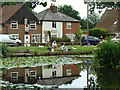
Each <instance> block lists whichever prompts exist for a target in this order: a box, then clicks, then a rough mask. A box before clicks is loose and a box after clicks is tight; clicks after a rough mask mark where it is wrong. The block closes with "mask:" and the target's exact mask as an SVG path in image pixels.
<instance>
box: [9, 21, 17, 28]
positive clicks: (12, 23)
mask: <svg viewBox="0 0 120 90" xmlns="http://www.w3.org/2000/svg"><path fill="white" fill-rule="evenodd" d="M11 29H18V21H11Z"/></svg>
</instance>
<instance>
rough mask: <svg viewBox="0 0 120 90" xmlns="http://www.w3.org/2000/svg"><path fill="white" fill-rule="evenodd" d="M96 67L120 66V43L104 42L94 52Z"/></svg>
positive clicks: (115, 67)
mask: <svg viewBox="0 0 120 90" xmlns="http://www.w3.org/2000/svg"><path fill="white" fill-rule="evenodd" d="M94 55H95V59H94V65H95V67H96V68H100V67H102V68H114V69H117V68H120V43H114V42H113V41H110V40H109V41H107V42H103V43H102V44H101V46H100V47H98V49H97V50H95V52H94Z"/></svg>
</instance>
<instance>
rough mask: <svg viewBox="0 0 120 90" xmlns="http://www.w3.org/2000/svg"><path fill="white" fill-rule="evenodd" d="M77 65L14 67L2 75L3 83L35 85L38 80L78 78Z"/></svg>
mask: <svg viewBox="0 0 120 90" xmlns="http://www.w3.org/2000/svg"><path fill="white" fill-rule="evenodd" d="M79 72H80V71H79V69H78V65H77V64H73V65H72V64H65V65H61V64H54V65H43V66H37V67H16V68H11V69H9V70H7V71H4V73H2V74H3V75H2V80H3V81H10V82H12V83H37V81H38V80H43V79H49V78H58V77H67V76H69V77H70V76H79Z"/></svg>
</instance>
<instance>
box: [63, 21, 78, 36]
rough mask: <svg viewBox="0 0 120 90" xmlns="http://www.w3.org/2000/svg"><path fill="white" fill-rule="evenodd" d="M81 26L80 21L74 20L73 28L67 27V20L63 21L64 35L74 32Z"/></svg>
mask: <svg viewBox="0 0 120 90" xmlns="http://www.w3.org/2000/svg"><path fill="white" fill-rule="evenodd" d="M79 26H80V23H74V22H71V29H67V28H66V27H67V22H63V37H64V36H65V35H66V34H74V33H75V32H76V31H77V29H78V27H79Z"/></svg>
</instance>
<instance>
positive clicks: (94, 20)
mask: <svg viewBox="0 0 120 90" xmlns="http://www.w3.org/2000/svg"><path fill="white" fill-rule="evenodd" d="M99 19H100V18H99V15H98V14H96V13H92V14H90V15H89V22H88V23H89V29H91V28H94V27H95V26H96V24H97V23H98V21H99ZM80 24H81V28H82V29H87V19H81V20H80Z"/></svg>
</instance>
